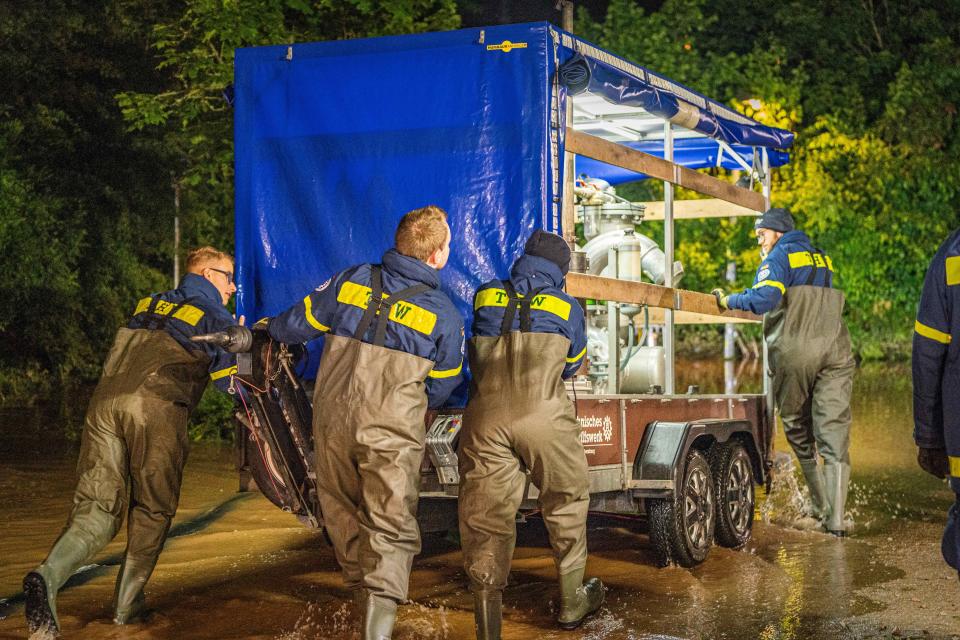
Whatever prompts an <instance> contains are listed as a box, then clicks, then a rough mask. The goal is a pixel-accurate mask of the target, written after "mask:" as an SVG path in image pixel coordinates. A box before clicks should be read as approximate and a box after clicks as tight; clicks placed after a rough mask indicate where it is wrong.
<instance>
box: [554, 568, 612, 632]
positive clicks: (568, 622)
mask: <svg viewBox="0 0 960 640" xmlns="http://www.w3.org/2000/svg"><path fill="white" fill-rule="evenodd" d="M583 571H584V570H583V569H579V570H576V571H571V572H570V573H567V574H564V575H561V576H560V616H559V617H558V618H557V623H558V624H559V625H560V628H561V629H566V630H568V631H569V630H571V629H576V628H577V627H579V626H580V625H581V624H583V621H584V620H585V619H586V617H587V616H589V615H591V614H593V613H596V611H597V610H598V609H599V608H600V605H602V604H603V598H604V593H603V583H602V582H600V579H599V578H591V579H590V580H588V581H587V582H586V583H584V582H583Z"/></svg>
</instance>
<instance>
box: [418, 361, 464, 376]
mask: <svg viewBox="0 0 960 640" xmlns="http://www.w3.org/2000/svg"><path fill="white" fill-rule="evenodd" d="M462 370H463V360H461V361H460V364H458V365H457V366H456V367H455V368H453V369H434V370H433V371H431V372H430V373H428V374H427V376H428V377H430V378H452V377H453V376H455V375H459V373H460V371H462Z"/></svg>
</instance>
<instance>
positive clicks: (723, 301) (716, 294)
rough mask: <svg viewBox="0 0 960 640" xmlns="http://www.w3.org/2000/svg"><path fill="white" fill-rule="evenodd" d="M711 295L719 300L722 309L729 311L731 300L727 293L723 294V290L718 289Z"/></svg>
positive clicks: (718, 303)
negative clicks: (729, 301) (728, 302)
mask: <svg viewBox="0 0 960 640" xmlns="http://www.w3.org/2000/svg"><path fill="white" fill-rule="evenodd" d="M710 293H712V294H713V297H714V298H716V299H717V306H718V307H720V308H721V309H729V308H730V305H728V304H727V300H728V299H729V298H730V296H728V295H727V294H726V293H724V292H723V289H721V288H719V287H717V288H716V289H714V290H713V291H711V292H710Z"/></svg>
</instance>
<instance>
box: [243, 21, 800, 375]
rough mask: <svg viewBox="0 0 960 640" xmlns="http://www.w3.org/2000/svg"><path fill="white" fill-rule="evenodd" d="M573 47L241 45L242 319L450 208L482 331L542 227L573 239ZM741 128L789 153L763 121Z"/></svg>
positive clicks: (456, 40) (522, 43)
mask: <svg viewBox="0 0 960 640" xmlns="http://www.w3.org/2000/svg"><path fill="white" fill-rule="evenodd" d="M565 40H566V41H567V44H564V41H565ZM572 43H579V45H583V46H586V45H585V43H582V41H579V40H576V39H572V40H571V36H569V35H568V34H565V33H563V32H561V31H559V30H558V29H556V28H555V27H553V26H551V25H549V24H547V23H537V24H522V25H507V26H498V27H489V28H485V29H464V30H460V31H452V32H444V33H429V34H419V35H408V36H394V37H383V38H373V39H365V40H345V41H336V42H322V43H313V44H296V45H293V46H292V47H287V46H286V45H284V46H273V47H255V48H245V49H238V50H237V52H236V59H235V81H234V85H235V102H234V109H235V119H234V123H235V148H234V151H235V159H236V160H235V161H236V185H235V190H236V254H237V282H238V287H239V292H238V295H237V306H238V313H240V314H243V315H245V316H246V317H247V319H248V320H249V322H251V323H252V322H253V321H255V320H257V319H258V318H262V317H265V316H272V315H276V314H277V313H279V312H280V311H282V310H284V309H286V308H287V307H289V306H290V305H291V304H293V303H294V302H296V301H298V300H300V299H302V298H303V297H304V296H305V295H306V294H307V293H308V292H309V291H310V290H311V289H313V288H314V287H316V286H318V285H319V284H320V283H322V282H324V281H325V280H326V279H327V278H329V277H330V276H331V275H333V274H334V273H336V272H338V271H340V270H342V269H344V268H346V267H348V266H351V265H353V264H357V263H360V262H368V261H371V262H377V261H379V259H380V256H381V255H382V254H383V252H384V251H385V250H386V249H388V248H389V247H391V246H392V245H393V233H394V230H395V228H396V224H397V222H398V221H399V219H400V217H401V216H402V215H403V214H404V213H405V212H407V211H409V210H411V209H415V208H418V207H421V206H424V205H426V204H435V205H439V206H440V207H443V208H444V209H445V210H446V211H447V212H448V214H449V216H450V218H449V221H450V226H451V230H452V235H453V246H452V254H451V258H450V262H449V264H448V266H447V267H446V268H445V269H444V270H443V271H442V272H441V276H442V282H443V288H444V290H445V291H446V292H447V293H448V294H449V295H450V296H451V298H452V299H453V300H454V302H455V303H456V304H457V306H458V308H459V309H460V312H461V313H462V314H463V315H464V318H466V319H467V327H468V331H469V326H470V323H469V319H470V317H471V313H472V309H471V304H472V296H473V292H474V290H475V289H476V288H477V286H478V285H480V284H481V283H482V282H483V281H485V280H487V279H489V278H491V277H494V276H495V275H505V274H507V273H508V270H509V268H510V265H511V264H512V262H513V260H514V259H515V258H516V257H517V256H518V255H519V254H520V253H521V251H522V248H523V243H524V241H525V239H526V238H527V236H528V235H529V233H530V232H532V231H533V230H534V229H536V228H544V229H547V230H549V231H559V198H558V197H556V196H558V195H559V192H560V191H561V190H560V188H559V185H560V184H562V182H561V180H562V176H561V175H560V174H559V172H560V171H561V170H562V166H561V165H562V161H560V160H558V158H562V139H561V138H560V135H559V134H560V132H561V131H562V123H559V124H558V123H556V122H554V123H553V125H552V124H551V113H553V114H554V116H556V114H563V100H564V99H565V90H564V89H563V88H562V87H559V86H557V85H556V84H555V83H554V79H555V70H556V67H557V65H558V64H560V63H562V62H563V61H564V60H566V59H568V58H569V57H570V56H571V55H573V48H571V44H572ZM585 55H587V56H588V57H589V56H590V52H589V51H588V52H587V53H586V54H585ZM608 55H609V54H608ZM591 59H593V58H591ZM608 62H609V60H608V61H607V62H606V63H603V65H602V66H603V70H604V72H605V73H606V75H603V74H601V75H603V78H602V79H605V80H604V82H606V85H605V86H613V84H612V83H613V82H614V78H615V76H616V75H617V74H618V73H619V74H620V75H621V76H622V77H621V81H622V82H623V83H624V86H627V87H634V88H636V87H638V86H639V84H638V83H641V84H642V82H641V79H638V78H636V77H633V76H631V75H630V74H626V73H624V72H623V71H622V70H621V69H618V68H616V67H615V66H611V65H610V64H608ZM648 79H649V78H648ZM661 84H662V83H661ZM677 86H679V85H677ZM658 91H659V94H658V95H659V96H660V99H662V100H664V101H665V102H669V99H670V96H671V95H673V94H671V93H669V91H667V90H666V89H663V88H661V89H658ZM608 99H609V97H608ZM714 104H715V103H714ZM704 105H705V106H704V110H705V111H709V110H710V108H711V107H709V105H707V104H706V103H704ZM718 106H719V105H718ZM724 109H725V107H724ZM728 115H729V114H728ZM706 120H709V118H706ZM736 126H739V127H742V128H744V131H748V130H749V131H748V133H749V132H752V133H750V135H754V137H755V138H757V139H762V141H763V142H766V143H769V144H771V145H773V144H774V142H773V141H775V140H776V141H779V142H777V143H776V144H780V143H782V142H783V140H782V137H780V138H778V137H777V135H776V134H775V133H773V132H775V131H777V130H770V128H768V127H762V126H761V125H759V124H757V123H753V121H747V120H746V119H743V122H741V123H740V124H738V125H736ZM734 128H736V127H734ZM741 133H743V132H741ZM760 134H763V135H760ZM752 143H756V140H753V141H752ZM712 152H713V153H714V154H715V153H716V143H712ZM317 349H318V347H317V345H313V346H312V347H311V351H312V359H311V361H312V365H308V368H309V367H310V366H312V367H315V364H316V355H317Z"/></svg>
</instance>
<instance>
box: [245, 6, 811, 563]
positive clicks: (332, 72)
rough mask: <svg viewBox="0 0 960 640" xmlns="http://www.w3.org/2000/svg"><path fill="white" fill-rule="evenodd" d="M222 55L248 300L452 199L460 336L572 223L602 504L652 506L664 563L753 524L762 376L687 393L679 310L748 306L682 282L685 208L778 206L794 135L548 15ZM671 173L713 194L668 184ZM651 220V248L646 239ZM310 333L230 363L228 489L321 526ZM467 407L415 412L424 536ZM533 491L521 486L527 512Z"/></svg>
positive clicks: (686, 319) (452, 522)
mask: <svg viewBox="0 0 960 640" xmlns="http://www.w3.org/2000/svg"><path fill="white" fill-rule="evenodd" d="M235 64H236V69H235V103H234V107H235V110H236V115H235V156H236V246H237V282H238V294H237V300H238V313H240V314H243V315H245V316H246V317H247V318H250V319H257V318H261V317H266V316H272V315H276V314H277V313H279V312H281V311H283V310H284V309H286V308H287V307H289V306H290V305H291V304H292V303H294V302H295V301H298V300H300V299H302V298H303V296H304V294H305V293H306V292H308V291H310V290H311V289H313V288H314V287H316V286H317V285H318V284H320V283H322V282H324V281H325V280H326V279H327V278H329V277H330V276H331V275H332V274H333V273H335V272H337V271H339V270H340V269H343V268H345V267H347V266H349V265H352V264H356V263H358V262H367V261H369V262H376V261H377V260H378V259H379V257H380V255H381V253H382V251H383V250H384V249H385V248H387V247H389V246H391V244H392V233H393V230H394V228H395V225H396V221H397V220H398V219H399V216H400V215H402V213H404V212H405V211H407V210H410V209H413V208H417V207H420V206H423V205H424V204H427V203H432V204H437V205H439V206H441V207H443V208H444V209H445V210H446V211H447V212H448V214H449V222H450V226H451V231H452V236H453V238H454V242H453V251H452V254H451V259H450V262H449V264H448V266H447V268H445V269H444V270H443V271H442V272H441V277H442V281H443V288H444V290H445V291H446V292H447V293H448V294H449V295H450V296H451V299H453V300H454V302H455V304H456V305H457V307H458V310H459V311H460V312H461V313H462V315H463V316H464V318H465V320H466V321H467V322H466V325H467V328H468V331H469V326H470V322H469V320H470V318H471V316H472V296H473V292H474V291H475V290H476V288H477V287H478V286H479V285H480V284H481V283H482V282H484V281H486V280H488V279H490V278H491V277H494V276H496V275H498V274H500V275H502V274H504V273H507V272H508V270H509V267H510V265H511V264H512V262H513V260H514V259H515V258H516V257H517V256H518V255H519V254H520V253H521V252H522V247H523V243H524V241H525V239H526V237H527V236H528V235H529V233H530V232H531V231H532V230H534V229H536V228H543V229H546V230H548V231H553V232H555V233H559V234H562V235H563V236H564V237H565V238H566V239H567V240H568V241H569V242H570V243H571V245H572V246H573V245H576V247H577V249H578V251H577V252H575V259H574V267H573V268H572V269H571V273H570V274H569V275H568V277H567V281H566V287H567V291H568V292H569V293H570V294H571V295H573V296H574V297H576V298H578V299H580V300H581V301H582V304H583V305H584V308H585V311H586V314H587V322H588V334H589V341H588V358H587V361H588V364H585V366H584V367H583V368H582V369H581V371H580V372H579V374H578V376H577V378H575V380H574V381H572V382H570V383H568V389H569V392H570V395H571V399H572V401H573V402H575V404H576V410H577V416H578V419H579V421H580V425H581V441H582V442H583V444H584V448H585V451H586V454H587V460H588V463H589V480H590V494H591V509H592V510H594V511H600V512H605V513H616V514H631V515H634V516H638V517H642V518H644V519H645V520H646V521H647V522H648V523H649V524H648V529H649V533H650V538H651V542H652V544H653V547H654V549H655V551H656V556H657V558H658V562H659V564H662V565H666V564H668V563H670V562H676V563H678V564H681V565H683V566H693V565H695V564H697V563H699V562H702V561H703V560H704V559H705V558H706V556H707V553H708V552H709V550H710V547H711V546H712V545H713V544H714V542H716V543H718V544H721V545H724V546H728V547H732V548H739V547H742V546H743V545H744V544H745V543H746V542H747V541H748V540H749V538H750V534H751V528H752V524H753V517H754V507H755V488H756V486H757V485H758V484H762V483H764V482H767V481H768V479H769V472H770V468H771V454H772V433H773V426H774V417H773V410H772V402H771V401H770V398H769V385H768V384H766V383H765V387H764V393H762V394H740V393H735V392H731V391H732V390H731V389H727V392H726V393H722V394H701V393H699V392H698V390H696V389H690V390H688V392H687V393H678V392H677V390H676V388H675V381H676V371H675V358H674V349H675V338H674V328H675V326H676V325H677V324H679V323H702V322H719V323H725V324H727V325H728V328H732V325H733V324H734V323H743V322H758V321H759V318H757V317H756V316H753V315H751V314H748V313H744V312H738V311H721V310H720V309H719V307H718V306H717V304H716V301H715V299H714V298H713V296H711V295H707V294H703V293H698V292H693V291H685V290H682V289H680V288H677V284H678V281H679V279H680V278H681V277H682V273H683V267H682V265H681V264H680V263H679V262H677V261H675V260H674V248H675V246H674V245H675V235H674V224H675V221H676V220H678V219H681V220H682V219H685V218H693V217H718V216H724V217H725V216H742V215H747V216H755V215H757V214H758V213H759V212H762V211H763V210H765V209H766V208H768V207H769V203H770V185H771V182H770V172H771V170H772V169H773V168H775V167H776V166H780V165H783V164H785V163H786V162H787V161H788V159H789V157H788V154H787V151H786V150H787V149H788V148H789V147H790V145H791V143H792V140H793V134H792V133H790V132H788V131H784V130H781V129H776V128H772V127H767V126H764V125H762V124H760V123H758V122H755V121H753V120H750V119H749V118H746V117H745V116H743V115H741V114H739V113H736V112H735V111H733V110H731V109H730V108H728V107H726V106H724V105H722V104H719V103H717V102H715V101H712V100H710V99H708V98H706V97H705V96H702V95H701V94H699V93H697V92H695V91H693V90H692V89H689V88H687V87H684V86H683V85H681V84H679V83H676V82H673V81H672V80H670V79H668V78H665V77H663V76H661V75H658V74H656V73H655V72H653V71H650V70H648V69H646V68H644V67H642V66H639V65H636V64H634V63H631V62H629V61H627V60H624V59H622V58H619V57H617V56H615V55H613V54H611V53H609V52H606V51H603V50H602V49H600V48H598V47H596V46H594V45H592V44H590V43H588V42H586V41H584V40H581V39H579V38H576V37H575V36H573V35H572V34H570V33H568V32H566V31H563V30H561V29H558V28H556V27H554V26H553V25H550V24H548V23H534V24H523V25H507V26H498V27H489V28H474V29H464V30H459V31H452V32H444V33H431V34H420V35H409V36H396V37H384V38H373V39H366V40H352V41H341V42H324V43H309V44H294V45H283V46H274V47H255V48H247V49H239V50H237V54H236V63H235ZM703 168H721V169H730V170H734V171H738V172H739V173H740V176H741V179H740V180H739V181H738V183H737V184H734V183H733V182H732V181H728V180H727V179H725V178H726V177H727V176H723V177H714V176H711V175H708V174H707V173H704V172H701V171H698V169H703ZM638 179H650V180H660V181H663V184H664V200H663V201H662V202H645V203H633V202H627V201H624V200H623V198H621V197H619V196H618V195H617V193H616V185H617V184H619V183H622V182H628V181H632V180H638ZM677 186H680V187H684V188H686V189H690V190H693V191H696V192H698V193H700V194H703V195H706V196H708V197H709V198H708V199H700V200H684V201H677V200H676V199H675V197H674V189H675V187H677ZM655 224H662V225H663V230H664V233H663V236H664V242H663V246H662V247H659V246H657V243H655V242H654V241H653V240H651V239H650V238H649V237H648V236H647V235H645V234H643V233H642V231H643V229H644V227H645V226H646V225H655ZM578 228H579V229H580V233H579V234H578V233H577V229H578ZM731 334H732V331H728V332H727V335H728V337H729V336H730V335H731ZM467 337H469V335H468V336H467ZM314 342H321V341H319V340H318V341H314ZM320 348H321V347H320V345H318V344H308V345H307V346H306V347H305V348H301V347H296V346H294V347H289V346H286V345H280V344H275V343H273V342H271V341H270V340H269V338H268V337H267V336H265V335H264V334H262V333H261V334H259V335H257V336H256V339H255V341H254V346H253V348H252V350H251V351H250V352H249V353H247V354H241V356H240V360H239V362H238V367H239V372H238V375H237V381H238V384H243V385H245V387H246V388H247V389H248V390H249V391H250V394H248V396H249V398H250V403H249V406H247V407H246V410H245V411H241V412H239V413H238V422H239V425H240V426H239V427H238V429H239V434H240V437H238V443H239V444H240V457H239V460H240V467H241V478H242V482H241V484H242V485H244V486H253V485H256V486H257V487H259V488H260V490H262V491H263V492H264V494H265V495H267V497H268V498H270V499H271V500H272V501H273V502H275V503H276V504H277V505H278V506H280V507H282V508H285V509H287V510H290V511H292V512H294V513H296V514H297V515H298V517H300V518H301V520H302V521H303V522H304V523H305V524H307V525H308V526H312V527H323V525H324V522H323V514H322V513H321V512H320V509H319V505H318V504H317V499H316V492H315V481H316V476H315V474H314V471H313V452H314V447H315V446H322V443H315V442H313V437H312V429H311V426H310V424H311V416H312V412H313V411H322V410H323V408H322V407H312V406H311V404H310V399H311V393H310V386H311V383H310V380H311V378H312V377H313V375H314V374H315V371H316V367H317V362H318V357H319V352H320ZM764 369H766V367H764ZM465 401H466V388H465V386H464V387H463V388H462V389H461V390H460V392H459V393H456V394H454V396H453V397H452V399H451V403H450V406H448V407H447V408H445V409H444V410H442V411H441V412H440V414H439V415H438V416H437V417H436V418H435V419H434V420H432V421H431V422H430V423H429V424H425V429H426V436H427V437H426V449H427V452H426V455H425V457H424V462H423V466H422V468H421V471H422V477H421V494H420V495H421V504H420V509H419V521H420V525H421V530H422V531H444V530H450V529H456V496H457V487H458V483H459V474H458V471H457V439H458V435H459V428H460V417H461V413H462V407H463V405H464V403H465ZM536 498H537V495H536V488H535V487H534V486H532V485H531V484H529V483H528V487H527V490H526V494H525V497H524V504H523V505H522V507H521V514H519V515H518V517H520V518H522V513H523V512H524V511H526V510H528V509H535V508H536Z"/></svg>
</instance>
